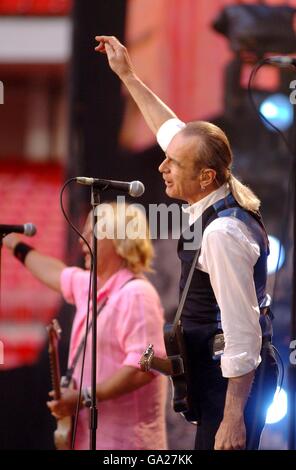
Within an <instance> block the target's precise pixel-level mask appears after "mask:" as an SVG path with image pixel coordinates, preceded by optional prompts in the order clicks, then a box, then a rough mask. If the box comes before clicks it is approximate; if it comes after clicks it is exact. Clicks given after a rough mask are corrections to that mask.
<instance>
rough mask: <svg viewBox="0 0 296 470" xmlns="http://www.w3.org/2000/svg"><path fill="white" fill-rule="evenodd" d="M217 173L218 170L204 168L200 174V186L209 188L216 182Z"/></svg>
mask: <svg viewBox="0 0 296 470" xmlns="http://www.w3.org/2000/svg"><path fill="white" fill-rule="evenodd" d="M216 175H217V172H216V170H213V169H212V168H204V169H203V170H202V171H201V172H200V177H199V181H200V186H201V187H202V188H204V189H206V188H207V187H209V186H210V185H211V184H212V183H214V182H215V179H216Z"/></svg>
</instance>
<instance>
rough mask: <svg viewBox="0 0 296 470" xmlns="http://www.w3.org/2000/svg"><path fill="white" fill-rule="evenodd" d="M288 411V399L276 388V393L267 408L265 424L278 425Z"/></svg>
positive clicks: (284, 392) (282, 391) (283, 392)
mask: <svg viewBox="0 0 296 470" xmlns="http://www.w3.org/2000/svg"><path fill="white" fill-rule="evenodd" d="M287 411H288V398H287V392H286V391H285V390H284V389H283V388H282V389H281V390H280V388H279V387H277V389H276V392H275V394H274V399H273V402H272V404H271V405H270V407H269V408H268V411H267V415H266V421H265V422H266V424H274V423H278V421H281V419H283V418H284V417H285V416H286V414H287Z"/></svg>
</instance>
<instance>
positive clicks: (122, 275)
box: [98, 268, 136, 300]
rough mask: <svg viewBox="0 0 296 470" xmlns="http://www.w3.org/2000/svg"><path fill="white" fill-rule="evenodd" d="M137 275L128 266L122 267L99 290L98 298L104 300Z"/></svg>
mask: <svg viewBox="0 0 296 470" xmlns="http://www.w3.org/2000/svg"><path fill="white" fill-rule="evenodd" d="M135 276H136V275H135V274H134V273H132V272H131V271H130V270H129V269H127V268H123V269H120V270H119V271H117V272H116V273H115V274H113V275H112V276H111V277H110V278H109V279H108V281H107V282H106V283H105V284H104V285H103V287H102V288H101V289H100V290H99V291H98V300H103V298H105V297H106V296H108V297H110V295H111V294H113V293H114V292H117V291H119V290H120V289H121V287H122V286H123V285H124V284H125V283H126V282H128V281H129V280H130V279H132V278H133V277H135Z"/></svg>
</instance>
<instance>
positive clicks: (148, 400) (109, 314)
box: [4, 204, 167, 450]
mask: <svg viewBox="0 0 296 470" xmlns="http://www.w3.org/2000/svg"><path fill="white" fill-rule="evenodd" d="M110 207H112V209H113V214H114V218H113V221H111V222H110V220H109V219H108V224H109V223H111V224H112V228H113V234H114V235H115V237H114V239H111V238H106V237H105V238H104V237H103V236H102V234H100V237H99V238H101V239H98V253H99V256H98V296H97V299H98V305H100V304H102V303H103V302H105V304H104V307H103V309H102V311H101V312H100V314H99V315H98V338H97V350H98V359H97V401H98V404H97V406H98V430H97V449H110V450H115V449H116V450H120V449H127V450H131V449H152V450H153V449H166V446H167V444H166V429H165V401H166V378H165V377H163V376H160V375H155V374H152V373H151V372H142V371H141V370H140V369H139V365H138V363H139V360H140V357H141V354H142V353H143V351H144V350H145V348H146V347H147V344H148V343H153V345H154V349H155V352H156V354H157V355H160V356H164V355H165V350H164V344H163V337H162V327H163V310H162V307H161V304H160V300H159V297H158V294H157V292H156V291H155V289H154V288H153V286H152V285H151V283H150V282H149V281H148V280H147V279H146V278H145V277H144V276H143V272H144V271H149V270H150V266H151V259H152V256H153V249H152V245H151V242H150V240H149V238H148V237H147V235H148V232H146V234H145V235H146V236H145V237H144V238H134V237H132V238H131V237H129V236H128V231H127V230H126V237H125V238H124V239H120V238H116V234H117V233H118V228H119V226H120V225H121V229H122V224H124V228H126V227H127V224H128V223H129V222H130V221H131V220H133V222H135V221H137V222H138V223H139V225H140V226H143V221H144V223H145V222H146V221H145V220H144V219H143V218H144V216H143V214H142V213H141V211H140V210H139V209H137V208H136V207H134V206H124V208H125V211H124V213H125V220H122V213H123V212H122V207H121V208H120V210H118V208H117V206H116V205H115V204H111V205H110ZM131 208H132V210H130V209H131ZM119 214H120V218H119ZM121 233H122V231H121ZM84 237H85V238H86V240H87V241H88V242H89V243H90V242H91V224H90V218H88V220H87V222H86V225H85V229H84ZM4 244H5V245H6V246H7V247H8V248H9V249H11V250H12V251H13V252H14V254H15V256H17V257H18V258H19V259H20V260H21V261H22V262H23V263H24V265H25V266H26V267H27V268H28V269H29V270H30V271H31V272H32V274H33V275H35V277H37V278H38V279H39V280H40V281H41V282H43V283H45V284H46V285H48V286H49V287H51V288H53V289H55V290H57V291H59V292H61V293H62V294H63V296H64V298H65V300H66V301H67V302H69V303H72V304H74V305H75V306H76V315H75V318H74V323H73V327H72V334H71V342H70V352H69V361H68V363H69V366H70V365H71V364H72V361H73V359H74V357H75V353H76V351H77V349H78V347H79V345H80V343H81V340H82V338H83V335H84V333H85V321H86V312H87V299H88V286H89V268H90V261H91V260H90V255H89V252H88V249H87V246H86V244H85V243H82V250H83V253H84V255H85V268H86V270H83V269H80V268H77V267H66V266H65V265H64V263H62V262H61V261H59V260H57V259H55V258H51V257H48V256H45V255H43V254H41V253H39V252H38V251H37V250H35V249H32V248H31V247H29V246H28V245H26V244H24V243H22V242H20V239H19V237H18V236H16V235H14V234H11V235H8V236H7V237H6V238H5V239H4ZM89 336H90V335H88V341H87V347H86V357H85V367H84V376H83V391H84V393H83V395H84V398H85V397H86V396H87V395H89V393H90V391H89V388H90V384H91V341H90V338H89ZM81 362H82V355H81V356H80V357H79V360H78V362H77V365H76V367H75V369H74V374H73V378H74V379H75V380H76V382H77V383H79V379H80V373H81ZM77 399H78V392H77V391H76V390H70V389H63V394H62V398H61V400H58V401H57V400H52V401H49V402H48V407H49V408H50V410H51V412H52V414H53V415H54V416H55V417H56V418H62V417H64V416H71V415H74V413H75V408H76V403H77ZM88 423H89V410H88V408H87V407H86V406H85V400H84V399H82V401H81V409H80V414H79V420H78V427H77V435H76V442H75V448H76V449H88V448H89V424H88Z"/></svg>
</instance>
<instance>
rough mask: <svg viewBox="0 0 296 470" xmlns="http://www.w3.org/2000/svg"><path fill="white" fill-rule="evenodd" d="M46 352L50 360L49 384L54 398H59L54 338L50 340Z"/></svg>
mask: <svg viewBox="0 0 296 470" xmlns="http://www.w3.org/2000/svg"><path fill="white" fill-rule="evenodd" d="M48 352H49V362H50V374H51V384H52V388H53V391H54V399H55V400H59V399H60V398H61V388H60V383H61V373H60V361H59V356H58V348H57V343H56V342H55V341H54V340H53V341H51V340H50V344H49V349H48Z"/></svg>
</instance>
